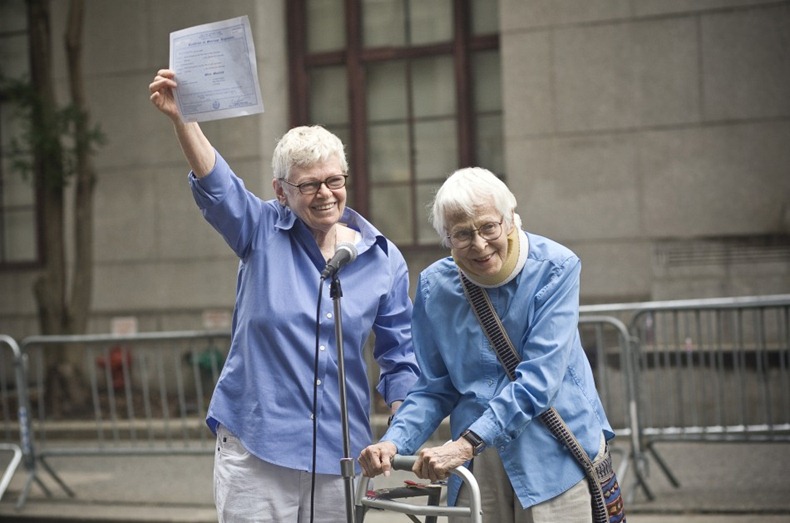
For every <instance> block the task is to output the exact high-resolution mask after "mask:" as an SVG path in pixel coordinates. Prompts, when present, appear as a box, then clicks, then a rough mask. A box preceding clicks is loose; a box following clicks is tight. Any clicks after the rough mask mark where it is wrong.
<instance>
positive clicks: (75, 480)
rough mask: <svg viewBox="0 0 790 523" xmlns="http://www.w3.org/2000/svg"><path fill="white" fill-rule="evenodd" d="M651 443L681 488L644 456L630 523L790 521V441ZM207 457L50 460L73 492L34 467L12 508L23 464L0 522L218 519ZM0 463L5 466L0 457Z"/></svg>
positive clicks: (627, 479)
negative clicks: (643, 476) (642, 484)
mask: <svg viewBox="0 0 790 523" xmlns="http://www.w3.org/2000/svg"><path fill="white" fill-rule="evenodd" d="M614 449H615V451H614V454H613V456H614V459H615V465H616V466H618V464H619V461H620V459H621V458H620V457H619V456H620V454H619V453H618V447H617V446H616V445H615V447H614ZM656 449H657V451H658V453H659V455H660V456H661V457H662V458H663V460H664V461H665V463H666V464H667V466H668V467H669V469H670V470H671V471H672V473H673V474H674V475H675V477H676V478H677V479H678V481H679V482H680V487H677V488H676V487H674V486H673V485H672V484H671V483H670V481H669V480H668V478H667V476H666V475H665V474H664V473H663V472H662V470H661V469H660V468H659V467H658V465H657V462H656V461H655V460H654V459H653V458H650V459H649V460H648V461H647V472H648V476H647V484H648V486H649V488H650V490H651V492H652V493H653V495H654V499H653V500H649V499H647V497H646V495H645V492H644V491H643V490H642V489H639V488H635V486H634V484H633V480H634V478H633V474H631V473H627V474H626V475H625V476H624V477H621V478H620V482H621V484H622V485H623V489H624V491H625V494H626V495H627V496H629V497H632V498H633V499H631V500H629V501H628V503H627V505H626V513H627V518H628V521H629V522H630V523H659V522H661V523H679V522H681V521H683V522H684V523H688V522H692V523H735V522H736V521H737V522H740V523H757V522H758V521H759V522H760V523H779V522H783V523H790V480H788V473H790V444H788V443H664V444H658V445H657V446H656ZM2 459H5V457H2ZM212 461H213V458H212V456H211V455H209V454H208V453H206V454H205V455H203V454H200V455H176V456H173V455H166V456H145V455H131V456H129V455H126V456H90V457H85V456H79V457H77V456H61V457H51V458H49V459H47V464H48V465H49V466H50V467H51V468H52V469H53V470H54V471H55V472H56V473H57V475H58V476H59V477H60V478H61V479H62V480H63V482H64V483H65V484H66V485H67V486H68V487H69V488H70V489H71V490H72V491H73V493H74V497H69V496H68V495H67V494H66V493H65V491H64V490H63V489H62V488H61V487H60V486H59V485H58V484H57V483H56V482H55V481H54V480H53V477H52V476H51V475H50V474H49V473H48V472H47V471H46V469H45V468H44V467H41V466H39V467H37V468H36V471H37V473H36V475H35V477H36V478H37V479H38V480H40V481H41V483H42V484H43V485H45V486H46V487H47V489H48V490H49V491H50V496H47V494H46V493H45V492H44V490H43V489H42V488H41V486H40V485H39V484H38V482H37V481H33V482H32V484H31V488H30V490H29V496H28V498H27V502H26V503H25V505H24V506H23V507H22V508H17V507H16V505H17V500H18V498H19V496H20V494H21V493H22V491H23V489H24V488H25V485H26V483H27V482H28V481H29V479H30V477H31V476H30V474H29V472H28V471H27V470H26V469H25V468H24V466H20V468H19V469H18V470H17V472H16V474H15V475H14V477H13V478H12V480H11V482H10V484H9V487H8V490H7V491H6V493H5V495H4V496H3V498H2V499H1V500H0V521H14V522H19V523H32V522H56V521H57V522H69V523H70V522H77V521H79V522H94V523H95V522H108V523H121V522H129V523H132V522H149V523H165V522H167V523H187V522H189V523H215V522H216V521H217V518H216V513H215V511H214V506H213V502H212V490H211V469H212ZM0 466H2V467H4V466H5V463H4V462H2V461H0ZM0 471H2V469H0ZM405 480H414V481H418V482H421V480H419V479H417V478H415V477H414V476H413V475H411V473H409V472H395V473H393V474H392V476H390V477H389V478H376V480H375V487H376V488H385V487H391V486H401V485H403V481H405ZM410 502H412V503H417V501H410ZM338 503H344V500H343V499H339V500H338ZM364 521H365V523H397V522H399V521H403V522H408V521H409V518H408V517H407V516H405V515H403V514H398V513H396V512H392V511H380V510H374V509H370V510H369V511H368V512H367V514H366V516H365V519H364ZM439 521H445V519H444V518H439Z"/></svg>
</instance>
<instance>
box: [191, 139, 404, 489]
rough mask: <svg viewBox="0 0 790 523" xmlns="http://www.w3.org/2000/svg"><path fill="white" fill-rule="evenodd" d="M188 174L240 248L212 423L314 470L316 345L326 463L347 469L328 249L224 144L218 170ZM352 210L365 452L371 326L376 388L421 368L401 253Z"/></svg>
mask: <svg viewBox="0 0 790 523" xmlns="http://www.w3.org/2000/svg"><path fill="white" fill-rule="evenodd" d="M189 179H190V185H191V187H192V192H193V195H194V197H195V201H196V202H197V204H198V206H199V207H200V209H201V211H202V212H203V215H204V216H205V218H206V220H208V222H209V223H211V225H212V226H214V228H215V229H217V231H219V232H220V234H221V235H222V236H223V237H224V238H225V241H226V242H227V243H228V245H230V247H231V248H232V249H233V251H234V252H235V253H236V255H237V256H238V257H239V258H240V263H239V270H238V282H237V286H236V306H235V308H234V311H233V324H232V339H231V347H230V352H229V354H228V357H227V360H226V362H225V364H224V366H223V368H222V372H221V373H220V376H219V381H218V382H217V385H216V388H215V390H214V394H213V396H212V398H211V403H210V404H209V409H208V415H207V418H206V421H207V423H208V425H209V427H210V428H211V429H212V431H214V432H216V427H217V424H222V425H223V426H225V427H226V428H227V429H228V430H229V431H230V432H232V433H233V434H235V435H236V436H237V437H238V438H239V439H240V440H241V442H242V444H243V445H244V446H245V448H246V449H247V450H248V451H249V452H251V453H252V454H253V455H255V456H257V457H259V458H260V459H262V460H265V461H267V462H270V463H274V464H276V465H279V466H283V467H288V468H291V469H296V470H304V471H311V470H312V465H311V461H312V439H313V421H312V418H311V416H312V410H313V407H312V405H313V383H314V374H313V369H314V362H315V358H316V348H317V352H318V373H317V376H316V378H317V380H318V383H319V385H318V394H317V413H318V438H317V441H318V446H317V461H316V471H317V472H318V473H322V474H340V473H341V471H340V459H341V458H342V457H343V454H344V452H343V432H342V427H341V419H340V418H341V415H340V413H341V410H340V401H339V398H340V393H339V383H338V365H337V344H336V342H335V318H334V303H335V302H334V300H332V298H331V297H330V289H329V287H330V283H331V281H330V280H327V281H326V282H325V283H324V289H323V292H322V295H321V302H320V306H319V304H318V295H319V288H320V284H319V282H320V274H321V271H322V270H323V269H324V267H325V266H326V260H325V259H324V258H323V256H322V255H321V251H320V250H319V248H318V245H317V243H316V242H315V240H314V238H313V236H312V235H311V233H310V231H309V229H308V228H307V227H306V226H305V225H304V223H303V222H302V221H301V220H299V219H298V218H297V216H296V215H295V214H294V213H293V212H291V210H290V209H288V208H286V207H283V206H282V205H280V204H279V203H278V202H276V201H274V200H271V201H263V200H261V199H259V198H258V197H256V196H255V195H253V194H252V193H250V192H249V191H247V190H246V189H245V187H244V183H243V181H242V180H241V179H240V178H238V177H237V176H236V175H235V174H234V173H233V172H232V171H231V169H230V167H229V166H228V164H227V163H226V162H225V160H224V159H223V158H222V157H221V156H220V155H219V153H217V154H216V165H215V166H214V169H213V171H212V172H211V173H209V175H208V176H206V177H204V178H201V179H198V178H196V177H195V176H194V173H190V176H189ZM341 221H342V222H343V223H345V224H346V225H348V226H349V227H351V228H352V229H355V230H357V231H358V232H359V233H360V235H361V240H360V242H359V243H358V244H357V249H358V251H359V256H358V258H357V259H356V260H355V261H354V262H352V263H350V264H348V265H346V266H345V267H343V269H342V271H341V272H340V273H338V279H339V281H340V287H341V290H342V297H341V300H340V307H341V313H342V332H343V349H344V354H345V371H346V396H347V402H346V403H347V405H348V413H349V433H350V440H351V457H356V456H358V455H359V453H360V451H361V450H362V449H363V448H364V447H365V446H366V445H368V444H369V443H370V441H371V437H372V435H371V430H370V422H369V413H370V390H369V385H368V377H367V368H366V364H365V359H364V355H363V349H364V346H365V343H366V341H367V340H368V336H369V335H370V333H371V331H372V332H373V333H374V334H375V344H374V349H373V355H374V357H375V359H376V361H377V362H378V365H379V367H380V379H379V382H378V385H377V390H378V391H379V392H380V393H381V394H382V396H383V397H384V399H385V401H386V402H387V403H388V404H389V403H392V402H393V401H396V400H401V399H403V398H404V397H405V396H406V392H407V391H408V389H409V388H410V387H411V385H412V384H413V383H414V381H415V380H416V377H417V375H418V374H419V372H418V370H417V366H416V363H415V359H414V353H413V349H412V343H411V323H410V322H411V312H412V303H411V300H410V298H409V295H408V290H409V278H408V272H407V268H406V263H405V261H404V259H403V256H402V254H401V253H400V251H399V250H398V249H397V248H396V247H395V245H394V244H393V243H391V242H390V241H389V240H387V239H386V238H385V237H384V236H382V235H381V233H379V232H378V231H377V230H376V229H375V228H374V227H373V226H372V225H371V224H370V223H369V222H367V221H366V220H365V219H364V218H362V217H361V216H360V215H359V214H358V213H356V212H354V211H353V210H351V209H348V208H347V209H346V211H345V213H344V214H343V217H342V220H341ZM195 284H196V285H199V284H200V283H199V282H196V283H195ZM317 309H318V310H320V312H319V320H318V321H319V325H318V327H317V328H316V311H317ZM316 331H317V336H318V342H317V343H316Z"/></svg>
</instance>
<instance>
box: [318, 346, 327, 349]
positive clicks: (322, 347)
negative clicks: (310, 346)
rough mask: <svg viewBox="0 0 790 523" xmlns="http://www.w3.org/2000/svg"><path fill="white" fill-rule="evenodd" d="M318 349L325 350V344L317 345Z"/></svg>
mask: <svg viewBox="0 0 790 523" xmlns="http://www.w3.org/2000/svg"><path fill="white" fill-rule="evenodd" d="M318 349H319V350H326V345H321V346H320V347H318Z"/></svg>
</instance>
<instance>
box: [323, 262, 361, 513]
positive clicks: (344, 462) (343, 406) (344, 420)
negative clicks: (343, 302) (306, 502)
mask: <svg viewBox="0 0 790 523" xmlns="http://www.w3.org/2000/svg"><path fill="white" fill-rule="evenodd" d="M342 296H343V290H342V289H341V288H340V280H339V279H338V278H337V273H335V274H334V275H332V283H331V285H330V287H329V297H330V298H332V300H333V301H334V305H335V339H336V340H337V379H338V385H339V387H340V424H341V425H342V427H343V457H342V458H341V459H340V471H341V473H342V475H343V481H345V493H346V520H347V522H348V523H354V505H355V503H354V477H355V472H354V458H352V457H351V438H350V436H349V429H348V404H347V402H346V364H345V356H344V353H343V320H342V317H341V315H340V298H341V297H342Z"/></svg>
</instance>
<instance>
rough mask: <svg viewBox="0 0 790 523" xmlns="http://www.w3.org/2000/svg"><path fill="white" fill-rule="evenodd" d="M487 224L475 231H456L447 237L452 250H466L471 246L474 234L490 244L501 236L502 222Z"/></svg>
mask: <svg viewBox="0 0 790 523" xmlns="http://www.w3.org/2000/svg"><path fill="white" fill-rule="evenodd" d="M503 221H504V220H500V221H498V222H488V223H484V224H483V225H481V226H480V227H478V228H476V229H458V230H457V231H453V232H452V233H450V234H448V235H447V239H448V240H449V241H450V245H452V246H453V248H454V249H466V248H467V247H469V246H470V245H471V244H472V240H474V237H475V234H477V235H478V236H480V237H481V238H483V239H484V240H485V241H487V242H492V241H494V240H496V239H499V237H500V236H502V222H503Z"/></svg>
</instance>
